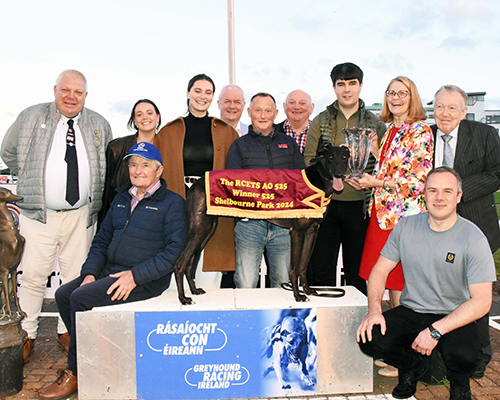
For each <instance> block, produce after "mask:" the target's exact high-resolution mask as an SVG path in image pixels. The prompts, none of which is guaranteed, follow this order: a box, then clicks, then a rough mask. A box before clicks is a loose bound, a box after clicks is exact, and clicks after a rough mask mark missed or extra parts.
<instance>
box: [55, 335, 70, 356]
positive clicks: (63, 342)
mask: <svg viewBox="0 0 500 400" xmlns="http://www.w3.org/2000/svg"><path fill="white" fill-rule="evenodd" d="M57 343H59V346H61V347H62V348H63V350H64V352H65V353H66V355H68V349H69V333H68V332H66V333H63V334H62V335H61V336H59V337H58V338H57Z"/></svg>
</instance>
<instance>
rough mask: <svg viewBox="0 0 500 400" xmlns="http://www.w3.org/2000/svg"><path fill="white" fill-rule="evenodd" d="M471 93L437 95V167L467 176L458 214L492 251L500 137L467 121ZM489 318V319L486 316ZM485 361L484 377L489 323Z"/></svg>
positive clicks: (498, 240) (498, 244)
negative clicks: (468, 94)
mask: <svg viewBox="0 0 500 400" xmlns="http://www.w3.org/2000/svg"><path fill="white" fill-rule="evenodd" d="M466 115H467V93H465V92H464V91H463V90H462V89H460V88H459V87H458V86H454V85H447V86H443V87H441V88H440V89H439V90H438V91H437V92H436V94H435V96H434V116H435V119H436V125H433V126H432V127H431V128H432V131H433V132H434V143H435V146H434V149H435V152H434V166H435V167H439V166H442V165H445V166H449V167H452V168H454V169H455V170H456V171H457V172H458V173H459V174H460V176H461V177H462V179H463V195H462V201H461V202H460V204H458V208H457V210H458V214H459V215H461V216H462V217H464V218H467V219H468V220H470V221H472V222H474V223H475V224H476V225H477V226H478V227H479V228H480V229H481V231H482V232H483V233H484V235H485V236H486V237H487V238H488V243H489V245H490V248H491V251H492V252H493V253H494V252H495V251H496V250H497V249H498V248H500V228H499V225H498V216H497V212H496V207H495V199H494V196H493V194H494V193H495V192H496V191H497V190H498V189H499V188H500V137H499V135H498V132H497V131H496V130H495V129H494V128H493V127H491V126H489V125H486V124H483V123H481V122H476V121H467V120H465V119H464V118H465V116H466ZM485 321H487V320H486V319H485ZM482 331H483V333H484V335H483V338H482V342H483V343H482V345H483V363H482V365H481V366H480V367H479V368H478V370H477V371H476V373H475V374H474V376H473V377H474V378H476V377H482V376H483V375H484V370H485V369H486V365H487V364H488V362H489V360H490V359H491V356H492V349H491V345H490V344H489V331H488V326H484V327H483V329H482Z"/></svg>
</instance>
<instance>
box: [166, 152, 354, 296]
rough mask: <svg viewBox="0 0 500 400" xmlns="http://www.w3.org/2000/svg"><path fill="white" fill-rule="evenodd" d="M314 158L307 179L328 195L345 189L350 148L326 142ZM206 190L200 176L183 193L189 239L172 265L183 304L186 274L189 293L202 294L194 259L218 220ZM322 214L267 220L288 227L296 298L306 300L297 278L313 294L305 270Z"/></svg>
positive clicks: (213, 230)
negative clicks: (195, 279) (344, 179)
mask: <svg viewBox="0 0 500 400" xmlns="http://www.w3.org/2000/svg"><path fill="white" fill-rule="evenodd" d="M316 158H317V161H316V163H314V164H313V165H310V166H309V167H307V168H306V169H305V173H306V175H307V178H308V179H309V182H311V184H312V185H314V186H315V187H317V188H318V189H321V190H323V191H324V192H325V196H326V197H329V196H331V195H332V193H333V192H334V191H336V192H341V191H342V190H343V188H344V186H343V182H342V178H343V177H344V176H345V173H346V171H347V166H348V159H349V148H348V147H344V146H341V147H334V146H332V145H331V144H329V143H328V144H325V145H324V146H323V147H322V148H321V149H320V151H319V153H318V156H317V157H316ZM205 190H206V188H205V179H199V180H198V181H196V182H195V183H194V184H193V186H191V188H190V189H189V191H188V192H187V195H186V215H187V221H188V229H189V231H188V236H187V237H188V239H187V241H186V244H185V246H184V249H183V251H182V253H181V255H180V256H179V258H178V260H177V262H176V264H175V268H174V272H175V279H176V282H177V292H178V296H179V301H180V302H181V303H182V304H191V303H192V299H191V298H189V297H186V295H185V292H184V280H183V277H184V276H186V279H187V281H188V284H189V288H190V290H191V293H192V294H194V295H198V294H203V293H205V291H204V290H203V289H201V288H197V287H196V285H195V282H194V279H193V277H194V268H196V265H195V263H194V260H195V259H196V258H197V256H198V255H199V254H200V252H201V251H202V250H203V249H204V247H205V245H206V244H207V242H208V240H209V239H210V238H211V237H212V235H213V234H214V232H215V229H216V227H217V222H218V216H215V215H207V204H206V192H205ZM325 208H326V207H325ZM325 215H326V209H325V210H324V212H323V217H322V218H290V219H269V220H268V221H269V222H271V223H272V224H275V225H278V226H280V227H282V228H287V229H290V235H291V247H292V254H291V267H290V283H291V286H292V289H293V294H294V297H295V300H296V301H307V297H306V296H304V295H302V294H301V293H300V292H299V277H300V281H301V283H302V288H303V291H304V292H305V293H306V294H315V291H314V289H312V288H310V287H309V285H308V284H307V278H306V272H307V265H308V263H309V259H310V258H311V253H312V250H313V248H314V244H315V242H316V235H317V233H318V228H319V225H320V223H321V221H323V219H324V217H325Z"/></svg>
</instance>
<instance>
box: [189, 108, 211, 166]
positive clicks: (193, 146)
mask: <svg viewBox="0 0 500 400" xmlns="http://www.w3.org/2000/svg"><path fill="white" fill-rule="evenodd" d="M184 124H185V126H186V134H185V136H184V150H183V159H184V175H185V176H203V175H204V174H205V172H206V171H211V170H212V168H213V164H214V144H213V141H212V118H211V117H209V116H208V113H207V115H205V116H204V117H202V118H197V117H195V116H194V115H193V114H191V113H189V114H188V115H187V116H186V117H184Z"/></svg>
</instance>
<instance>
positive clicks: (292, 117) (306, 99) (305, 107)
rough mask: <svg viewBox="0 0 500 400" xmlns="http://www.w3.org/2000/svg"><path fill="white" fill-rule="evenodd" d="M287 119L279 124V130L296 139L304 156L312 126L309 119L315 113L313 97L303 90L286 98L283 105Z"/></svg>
mask: <svg viewBox="0 0 500 400" xmlns="http://www.w3.org/2000/svg"><path fill="white" fill-rule="evenodd" d="M283 109H284V110H285V114H286V119H285V120H284V121H283V122H282V123H281V124H278V129H279V130H280V131H281V132H283V133H285V134H287V135H288V136H291V137H293V138H294V139H295V141H296V142H297V144H298V145H299V149H300V153H301V154H304V148H305V147H306V138H307V133H308V132H309V127H310V126H311V120H310V119H309V117H310V116H311V114H312V113H313V111H314V103H313V102H312V100H311V96H309V94H308V93H306V92H304V91H303V90H294V91H293V92H290V93H289V94H288V96H286V100H285V102H284V103H283Z"/></svg>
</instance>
